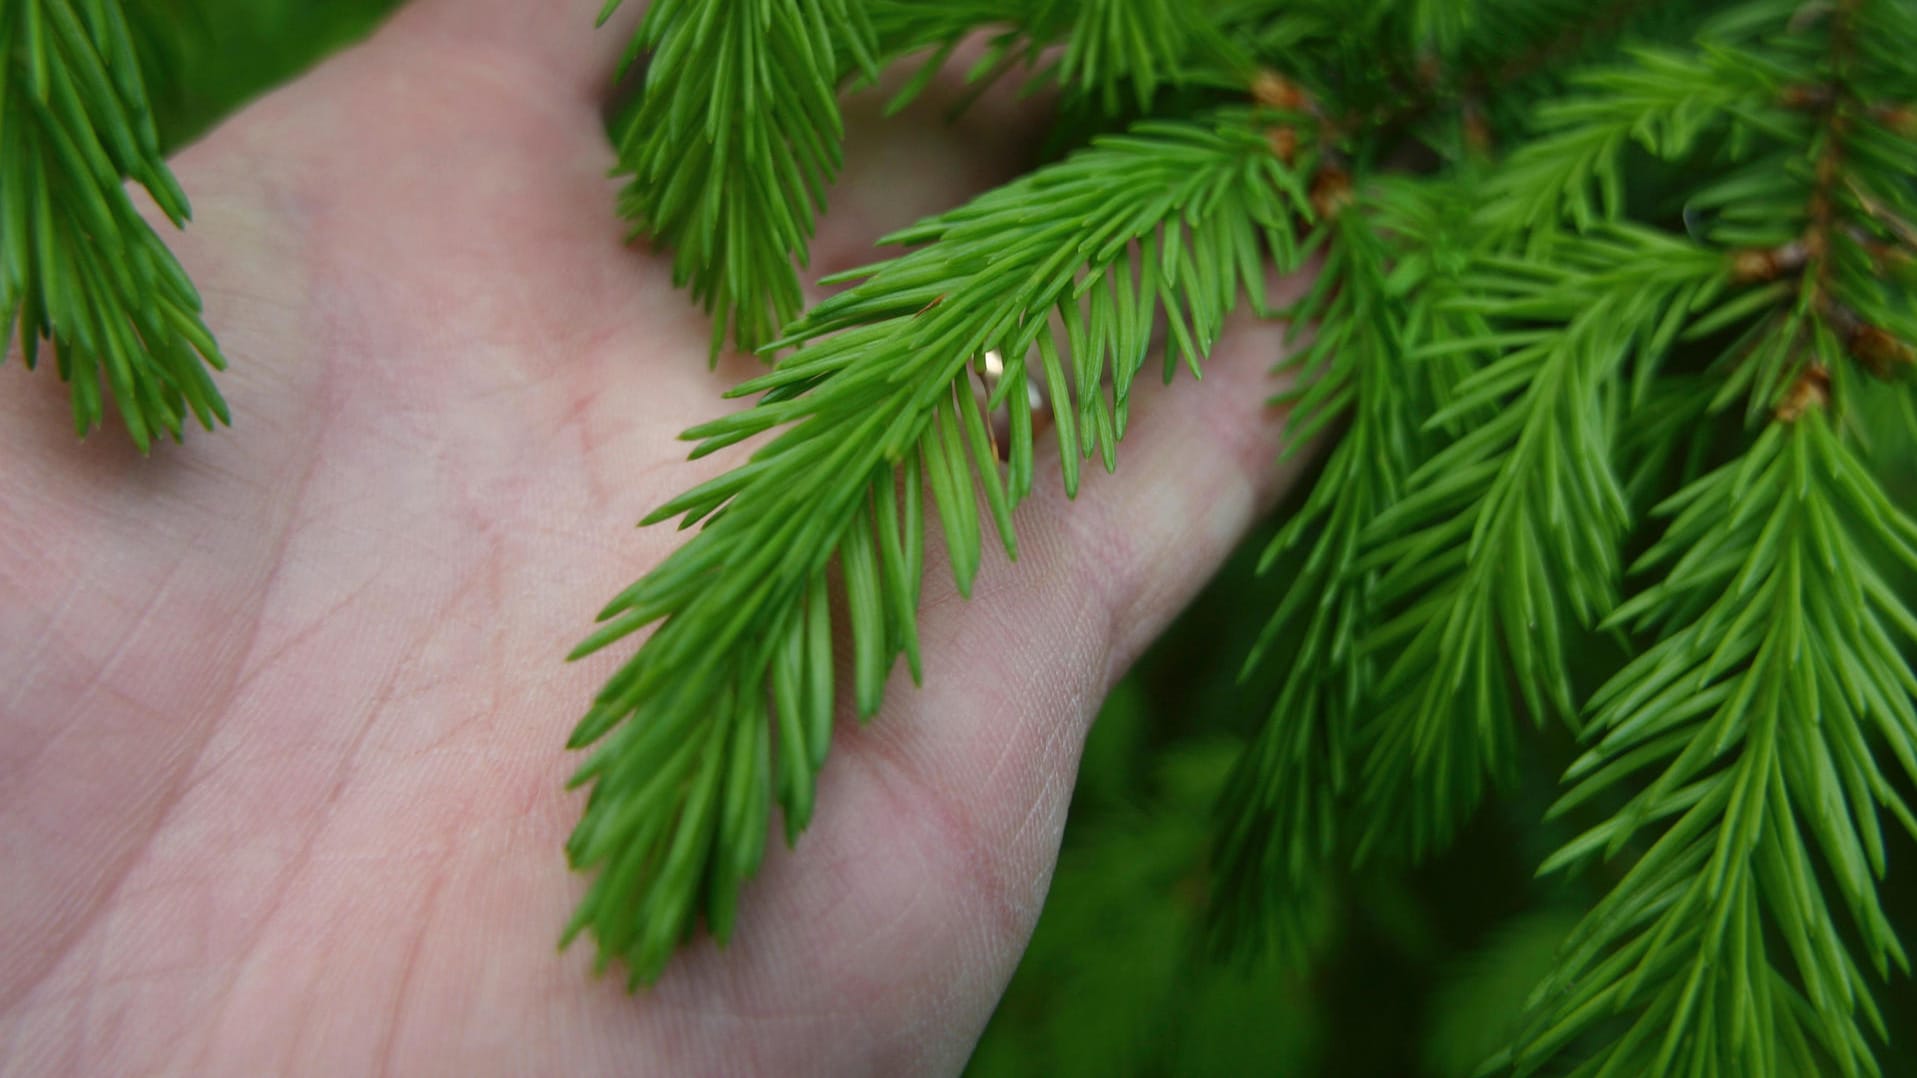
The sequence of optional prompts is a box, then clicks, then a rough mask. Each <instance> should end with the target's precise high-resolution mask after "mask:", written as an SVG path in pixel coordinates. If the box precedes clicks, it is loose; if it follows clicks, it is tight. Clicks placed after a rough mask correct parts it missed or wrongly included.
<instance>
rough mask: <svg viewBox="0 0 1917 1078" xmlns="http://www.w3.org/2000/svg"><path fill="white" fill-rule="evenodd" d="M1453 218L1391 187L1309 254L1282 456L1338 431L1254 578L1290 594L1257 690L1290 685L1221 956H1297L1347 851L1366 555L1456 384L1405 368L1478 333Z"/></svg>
mask: <svg viewBox="0 0 1917 1078" xmlns="http://www.w3.org/2000/svg"><path fill="white" fill-rule="evenodd" d="M1446 196H1451V197H1446ZM1457 207H1458V202H1457V200H1456V198H1455V192H1453V191H1449V190H1445V189H1441V188H1438V187H1437V186H1436V185H1432V184H1424V183H1418V182H1410V181H1406V182H1391V183H1380V184H1378V185H1376V186H1374V187H1373V188H1372V190H1371V191H1369V192H1368V193H1366V194H1364V195H1361V196H1358V198H1357V200H1356V201H1355V202H1354V203H1353V204H1352V205H1350V206H1348V207H1347V208H1346V209H1345V211H1344V212H1342V213H1340V214H1338V215H1337V216H1335V217H1333V218H1330V219H1329V220H1326V221H1323V222H1322V223H1321V224H1320V226H1319V231H1318V234H1317V235H1316V236H1314V237H1313V238H1312V240H1310V241H1308V242H1307V246H1308V247H1316V248H1320V249H1322V250H1323V251H1324V252H1325V255H1324V259H1323V261H1322V263H1321V264H1320V265H1319V266H1318V267H1317V276H1316V279H1315V281H1314V283H1313V287H1312V289H1311V291H1310V292H1308V293H1307V294H1306V296H1305V298H1304V299H1303V300H1301V301H1300V302H1299V303H1298V304H1297V305H1296V306H1295V307H1293V308H1291V309H1290V310H1287V311H1286V312H1285V318H1286V320H1287V321H1288V322H1289V323H1290V324H1291V325H1292V326H1294V327H1297V328H1299V329H1301V330H1302V329H1303V328H1304V327H1310V330H1309V332H1310V334H1311V336H1310V339H1309V340H1308V341H1307V342H1306V343H1304V345H1303V346H1302V347H1300V348H1299V349H1298V350H1297V351H1295V352H1294V353H1292V354H1291V355H1290V356H1289V357H1288V358H1287V359H1286V360H1285V361H1284V363H1283V366H1284V367H1286V368H1288V369H1290V370H1292V371H1295V372H1296V373H1297V375H1298V379H1299V384H1300V387H1301V388H1300V389H1299V390H1298V391H1296V392H1295V393H1293V394H1291V395H1289V397H1288V402H1289V403H1290V404H1291V405H1292V409H1293V410H1292V413H1291V416H1290V418H1289V420H1288V423H1287V426H1288V435H1289V436H1288V439H1287V440H1288V441H1289V442H1290V443H1291V444H1294V445H1306V444H1310V442H1311V441H1312V440H1313V439H1314V438H1315V437H1316V436H1318V435H1320V434H1322V433H1323V432H1324V431H1325V430H1326V429H1328V428H1330V427H1331V426H1333V425H1335V424H1339V423H1343V429H1342V431H1341V433H1340V435H1339V436H1338V438H1337V441H1336V444H1335V445H1334V446H1333V447H1332V448H1331V450H1330V452H1329V455H1328V458H1327V460H1326V462H1325V465H1324V469H1323V471H1322V472H1321V473H1320V475H1319V476H1318V478H1317V480H1316V482H1315V483H1314V484H1313V486H1312V491H1311V495H1310V497H1309V498H1308V499H1307V500H1306V502H1305V504H1304V505H1303V506H1302V507H1300V508H1299V509H1298V510H1297V512H1296V513H1295V514H1294V515H1293V516H1292V517H1291V519H1289V520H1288V521H1286V523H1285V526H1284V527H1283V528H1281V529H1280V530H1279V531H1278V533H1277V534H1276V535H1275V536H1274V537H1273V538H1272V540H1271V542H1270V543H1269V544H1268V545H1267V546H1266V548H1265V551H1264V554H1263V556H1262V558H1261V559H1260V563H1259V567H1258V571H1259V573H1260V574H1269V573H1271V572H1272V571H1273V570H1274V568H1275V567H1277V566H1280V565H1283V566H1284V567H1285V568H1286V569H1287V570H1288V576H1289V583H1288V584H1287V586H1286V588H1285V595H1284V598H1283V600H1282V601H1281V602H1280V603H1279V605H1278V607H1277V609H1276V610H1274V611H1273V613H1272V615H1271V617H1270V619H1269V620H1268V621H1267V622H1266V624H1265V628H1264V630H1263V632H1262V633H1261V634H1260V635H1259V637H1258V640H1257V641H1256V643H1254V644H1253V645H1252V648H1251V651H1250V653H1249V655H1248V656H1247V658H1246V660H1245V667H1244V675H1245V677H1246V678H1249V677H1250V675H1251V674H1252V673H1253V672H1254V671H1255V670H1257V669H1258V668H1259V667H1261V666H1264V665H1267V664H1274V665H1276V666H1278V667H1279V668H1280V669H1281V670H1282V674H1281V675H1280V680H1279V688H1278V691H1277V695H1276V696H1275V697H1274V698H1273V700H1272V702H1271V705H1270V712H1269V717H1268V718H1267V720H1266V722H1265V724H1264V725H1263V727H1261V728H1260V730H1259V731H1258V733H1257V735H1256V737H1255V738H1254V739H1253V740H1252V743H1251V744H1250V745H1249V746H1247V748H1246V750H1245V752H1244V754H1243V756H1242V757H1241V758H1240V760H1239V763H1238V766H1237V767H1236V768H1234V769H1233V771H1232V774H1231V777H1230V779H1229V780H1228V782H1227V783H1226V786H1225V788H1224V791H1223V793H1222V794H1221V796H1220V797H1219V800H1218V806H1217V834H1218V839H1217V843H1216V849H1215V851H1214V854H1213V861H1214V868H1213V871H1214V875H1215V877H1216V880H1217V883H1216V887H1217V892H1216V894H1215V895H1214V897H1213V901H1212V906H1213V919H1212V930H1213V935H1214V939H1215V941H1216V942H1219V943H1221V944H1233V945H1238V946H1243V947H1249V948H1251V949H1253V950H1262V949H1264V945H1265V944H1267V943H1269V944H1274V945H1276V946H1277V947H1278V948H1279V949H1280V950H1282V951H1284V952H1288V953H1294V954H1295V953H1297V952H1299V951H1301V950H1302V949H1303V945H1304V941H1305V940H1306V939H1308V938H1309V937H1310V934H1311V933H1310V928H1309V923H1310V920H1311V914H1312V901H1311V900H1312V897H1313V895H1314V893H1315V892H1316V891H1317V889H1318V888H1319V887H1321V886H1322V883H1323V881H1324V878H1325V876H1326V875H1327V874H1328V873H1329V871H1330V869H1331V866H1332V865H1333V864H1335V863H1336V859H1337V858H1338V857H1339V856H1340V855H1342V854H1343V853H1345V852H1346V851H1345V850H1344V848H1343V846H1344V843H1345V838H1344V836H1345V835H1346V834H1347V833H1348V832H1349V831H1350V830H1351V828H1350V826H1349V824H1348V822H1342V821H1344V819H1345V818H1346V817H1348V815H1349V814H1350V811H1351V805H1350V803H1349V785H1350V775H1349V772H1350V771H1351V770H1352V769H1353V768H1354V767H1355V766H1356V763H1357V754H1356V753H1355V751H1354V745H1353V740H1354V739H1353V737H1352V734H1353V731H1354V730H1355V729H1356V728H1357V725H1358V717H1359V715H1360V714H1361V712H1362V709H1363V708H1364V707H1365V705H1366V702H1367V698H1368V692H1369V687H1370V684H1371V682H1372V680H1373V678H1374V677H1375V675H1376V672H1377V669H1376V660H1375V657H1374V656H1372V655H1370V654H1369V653H1367V652H1366V651H1365V650H1364V648H1363V646H1362V636H1363V633H1364V632H1365V630H1366V627H1367V626H1368V625H1369V624H1370V621H1371V618H1372V617H1373V616H1374V615H1375V613H1376V610H1375V604H1374V602H1373V598H1372V596H1373V592H1374V591H1375V588H1376V584H1377V579H1378V575H1379V573H1378V570H1377V569H1376V568H1375V567H1365V566H1362V565H1361V563H1362V560H1363V555H1364V549H1365V546H1364V540H1365V536H1366V533H1367V531H1368V530H1369V528H1370V527H1371V524H1372V522H1373V521H1374V520H1375V519H1376V518H1377V517H1378V515H1379V514H1381V513H1383V512H1384V511H1385V510H1387V509H1388V508H1389V507H1390V506H1391V505H1393V504H1395V503H1396V502H1397V501H1398V499H1399V498H1400V497H1401V496H1402V494H1403V490H1404V484H1405V481H1406V479H1407V477H1408V476H1409V475H1410V474H1411V472H1412V471H1413V469H1414V468H1415V467H1416V464H1417V462H1418V461H1419V460H1421V459H1422V458H1423V456H1424V455H1425V453H1426V452H1427V451H1428V449H1429V447H1430V444H1431V442H1432V441H1433V437H1434V436H1433V435H1432V434H1431V433H1428V432H1426V431H1424V430H1422V429H1421V424H1420V423H1419V421H1418V420H1417V418H1416V417H1418V416H1423V415H1428V414H1430V413H1431V412H1433V411H1435V410H1436V409H1437V402H1439V401H1442V400H1445V399H1448V398H1449V395H1450V392H1451V387H1452V386H1453V385H1454V384H1455V383H1456V381H1457V380H1458V378H1459V377H1460V376H1461V364H1460V363H1458V362H1457V361H1456V357H1455V356H1440V357H1434V358H1432V359H1430V360H1429V361H1427V362H1424V363H1421V364H1418V365H1417V366H1416V367H1414V368H1413V369H1412V370H1411V371H1409V372H1408V371H1406V370H1405V368H1404V366H1403V358H1404V356H1405V355H1406V353H1407V351H1408V350H1409V349H1408V345H1409V343H1410V341H1411V340H1412V339H1413V338H1414V336H1416V335H1418V334H1424V335H1428V336H1429V335H1435V336H1439V337H1444V336H1448V335H1449V334H1451V333H1465V332H1474V331H1479V330H1481V329H1482V324H1481V323H1480V322H1479V321H1478V320H1477V319H1476V317H1475V316H1474V315H1468V314H1467V315H1463V316H1462V317H1460V316H1459V315H1458V314H1457V313H1456V312H1453V311H1451V310H1448V309H1446V308H1445V307H1444V306H1443V304H1442V303H1440V302H1438V297H1440V296H1443V295H1445V294H1446V293H1447V291H1448V287H1447V286H1448V285H1449V283H1450V282H1449V281H1448V280H1447V278H1448V276H1449V268H1448V267H1447V266H1445V265H1444V263H1443V262H1442V261H1441V260H1440V259H1438V258H1436V257H1434V252H1435V251H1437V250H1438V249H1440V248H1441V247H1442V246H1443V244H1444V240H1445V239H1447V238H1452V237H1448V236H1447V235H1446V233H1447V231H1448V229H1447V224H1448V223H1450V222H1455V221H1457V220H1460V219H1461V217H1460V216H1459V215H1457V214H1456V213H1455V210H1456V209H1457ZM1407 375H1409V377H1407ZM1280 640H1283V641H1285V643H1286V645H1287V646H1286V647H1285V648H1283V649H1280V648H1279V647H1278V646H1277V644H1278V642H1279V641H1280Z"/></svg>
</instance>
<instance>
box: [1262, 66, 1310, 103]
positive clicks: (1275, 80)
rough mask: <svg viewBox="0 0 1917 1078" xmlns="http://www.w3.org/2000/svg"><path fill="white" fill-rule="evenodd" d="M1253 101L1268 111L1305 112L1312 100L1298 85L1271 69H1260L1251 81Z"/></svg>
mask: <svg viewBox="0 0 1917 1078" xmlns="http://www.w3.org/2000/svg"><path fill="white" fill-rule="evenodd" d="M1251 99H1252V100H1253V101H1256V102H1258V103H1259V104H1260V105H1263V106H1265V107H1266V108H1268V109H1279V110H1281V111H1284V112H1303V111H1305V108H1306V107H1307V105H1308V103H1309V102H1310V98H1309V97H1308V96H1307V95H1306V94H1305V92H1304V90H1302V89H1300V88H1299V86H1298V84H1297V83H1295V82H1292V81H1291V80H1290V79H1287V78H1285V77H1284V76H1283V75H1280V74H1279V73H1277V72H1276V71H1273V70H1271V69H1270V68H1259V69H1258V74H1257V75H1255V76H1253V77H1252V80H1251Z"/></svg>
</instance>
